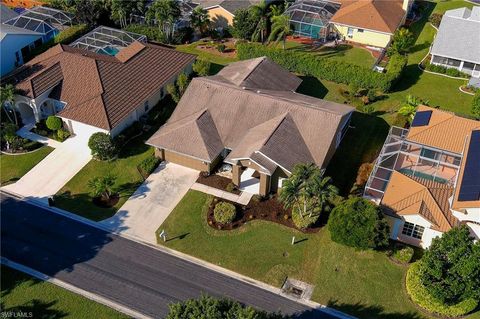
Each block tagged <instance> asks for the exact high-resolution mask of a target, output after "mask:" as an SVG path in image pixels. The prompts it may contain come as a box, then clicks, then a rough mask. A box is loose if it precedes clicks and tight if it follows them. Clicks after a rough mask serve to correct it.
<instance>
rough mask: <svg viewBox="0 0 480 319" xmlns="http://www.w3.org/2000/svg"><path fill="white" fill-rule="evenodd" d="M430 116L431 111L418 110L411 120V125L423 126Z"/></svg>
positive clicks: (428, 121) (426, 123)
mask: <svg viewBox="0 0 480 319" xmlns="http://www.w3.org/2000/svg"><path fill="white" fill-rule="evenodd" d="M431 117H432V111H420V112H417V113H416V114H415V117H414V118H413V121H412V127H415V126H425V125H428V123H430V118H431Z"/></svg>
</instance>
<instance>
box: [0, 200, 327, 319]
mask: <svg viewBox="0 0 480 319" xmlns="http://www.w3.org/2000/svg"><path fill="white" fill-rule="evenodd" d="M1 209H2V213H1V253H2V257H6V258H8V259H10V260H12V261H14V262H17V263H20V264H23V265H25V266H27V267H30V268H33V269H35V270H38V271H40V272H42V273H44V274H46V275H49V276H52V277H55V278H58V279H60V280H62V281H64V282H67V283H69V284H72V285H74V286H76V287H78V288H81V289H84V290H87V291H89V292H92V293H95V294H97V295H100V296H102V297H105V298H107V299H110V300H112V301H114V302H117V303H119V304H122V305H124V306H126V307H129V308H130V309H133V310H136V311H138V312H141V313H144V314H146V315H149V316H152V317H155V318H162V317H164V316H165V314H166V313H167V311H168V304H169V303H170V302H175V301H179V300H184V299H187V298H196V297H198V296H200V295H201V294H202V293H206V294H209V295H214V296H226V297H230V298H234V299H237V300H239V301H241V302H243V303H245V304H248V305H252V306H254V307H257V308H260V309H264V310H268V311H282V313H284V314H292V315H294V317H295V318H333V317H332V316H330V315H328V314H325V313H323V312H322V311H320V310H313V309H311V308H308V307H307V306H305V305H302V304H299V303H296V302H294V301H292V300H289V299H286V298H284V297H281V296H279V295H276V294H274V293H271V292H269V291H266V290H263V289H261V288H258V287H256V286H253V285H250V284H247V283H245V282H243V281H239V280H237V279H233V278H230V277H228V276H226V275H223V274H220V273H218V272H215V271H213V270H210V269H207V268H204V267H202V266H199V265H196V264H193V263H191V262H188V261H185V260H183V259H179V258H178V257H175V256H172V255H169V254H166V253H163V252H161V251H158V250H156V249H153V248H150V247H148V246H145V245H141V244H138V243H136V242H133V241H130V240H127V239H124V238H122V237H118V236H115V235H111V234H109V233H107V232H104V231H101V230H99V229H96V228H93V227H90V226H87V225H85V224H82V223H79V222H77V221H74V220H71V219H69V218H66V217H63V216H60V215H57V214H54V213H52V212H50V211H48V210H46V209H43V208H39V207H36V206H32V205H29V204H27V203H25V202H22V201H18V200H17V199H15V198H12V197H9V196H7V195H5V194H2V198H1Z"/></svg>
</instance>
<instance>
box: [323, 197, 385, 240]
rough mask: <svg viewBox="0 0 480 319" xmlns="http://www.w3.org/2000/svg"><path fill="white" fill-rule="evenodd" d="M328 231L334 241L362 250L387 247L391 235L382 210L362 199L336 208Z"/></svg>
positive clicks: (331, 216)
mask: <svg viewBox="0 0 480 319" xmlns="http://www.w3.org/2000/svg"><path fill="white" fill-rule="evenodd" d="M328 229H329V230H330V233H331V236H332V240H333V241H335V242H337V243H340V244H343V245H346V246H350V247H356V248H360V249H368V248H382V247H386V246H387V245H388V238H389V234H390V230H389V227H388V223H387V221H386V220H385V217H384V216H383V213H382V211H381V209H380V208H379V207H378V206H376V205H375V204H373V203H372V202H370V201H368V200H367V199H364V198H361V197H353V198H350V199H348V200H346V201H344V202H343V203H341V204H340V205H338V206H337V207H335V208H334V209H333V210H332V213H331V214H330V217H329V220H328Z"/></svg>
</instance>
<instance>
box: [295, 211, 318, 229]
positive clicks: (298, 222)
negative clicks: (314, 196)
mask: <svg viewBox="0 0 480 319" xmlns="http://www.w3.org/2000/svg"><path fill="white" fill-rule="evenodd" d="M319 217H320V214H319V213H312V214H309V213H306V214H304V213H303V212H302V210H301V209H298V206H296V207H294V208H293V209H292V221H293V223H294V224H295V226H297V228H299V229H307V228H308V227H310V226H312V225H313V224H315V223H316V222H317V220H318V218H319Z"/></svg>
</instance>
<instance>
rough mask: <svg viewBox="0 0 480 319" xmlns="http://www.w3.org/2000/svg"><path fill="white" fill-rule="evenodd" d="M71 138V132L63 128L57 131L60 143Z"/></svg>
mask: <svg viewBox="0 0 480 319" xmlns="http://www.w3.org/2000/svg"><path fill="white" fill-rule="evenodd" d="M69 136H70V132H69V131H67V130H65V129H63V128H61V129H59V130H58V131H57V138H58V140H59V141H60V142H63V141H65V140H66V139H67V138H68V137H69Z"/></svg>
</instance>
